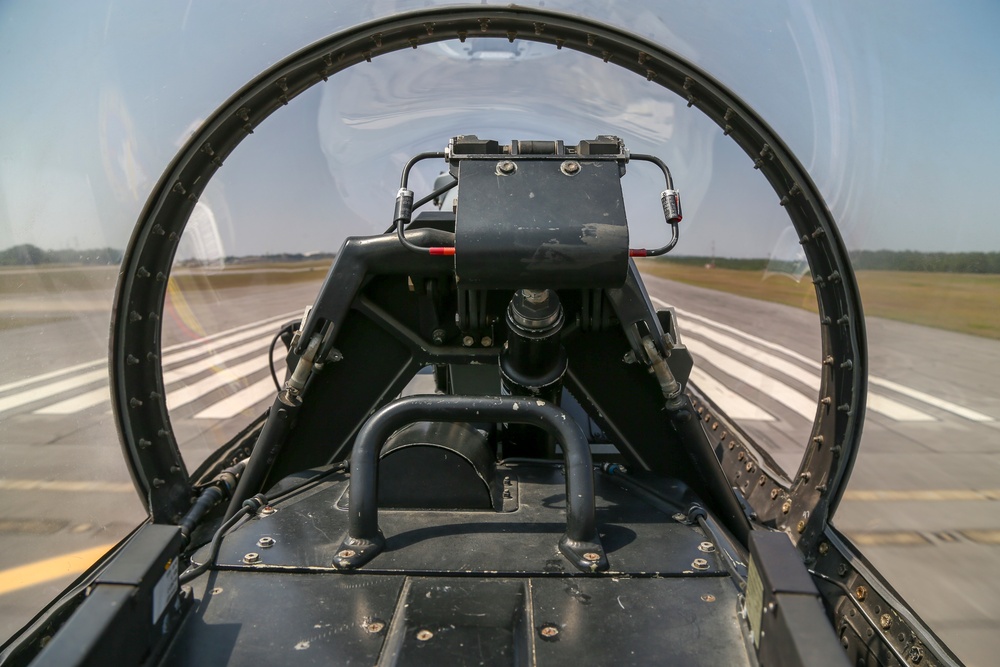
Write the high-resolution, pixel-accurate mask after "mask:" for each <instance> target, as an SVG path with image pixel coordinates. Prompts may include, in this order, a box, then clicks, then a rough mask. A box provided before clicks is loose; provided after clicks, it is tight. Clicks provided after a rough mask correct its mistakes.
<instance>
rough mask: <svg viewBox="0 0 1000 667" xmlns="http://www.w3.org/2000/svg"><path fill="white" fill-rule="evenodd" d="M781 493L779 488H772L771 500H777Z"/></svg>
mask: <svg viewBox="0 0 1000 667" xmlns="http://www.w3.org/2000/svg"><path fill="white" fill-rule="evenodd" d="M779 493H781V492H780V491H778V489H771V500H777V498H778V494H779Z"/></svg>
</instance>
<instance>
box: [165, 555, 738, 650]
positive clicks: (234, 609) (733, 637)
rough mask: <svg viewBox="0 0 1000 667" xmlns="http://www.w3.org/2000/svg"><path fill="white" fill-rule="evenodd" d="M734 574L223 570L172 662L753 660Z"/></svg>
mask: <svg viewBox="0 0 1000 667" xmlns="http://www.w3.org/2000/svg"><path fill="white" fill-rule="evenodd" d="M737 604H738V603H737V595H736V589H735V587H733V586H732V584H731V583H730V582H729V580H728V579H725V578H720V577H701V578H689V579H628V578H607V577H601V578H589V577H588V578H572V579H567V578H555V579H553V578H534V577H530V578H529V577H526V578H518V579H511V578H502V577H496V578H489V577H474V578H456V577H411V576H406V575H371V574H350V575H345V574H325V573H313V574H291V573H250V572H217V573H214V574H213V575H212V576H211V579H210V580H209V581H208V582H206V590H205V593H204V594H203V596H202V597H201V600H200V605H199V607H198V609H197V610H196V611H195V612H194V614H193V615H192V617H191V618H189V619H188V621H187V622H186V624H185V625H184V626H183V627H182V628H181V631H180V634H179V636H178V637H177V640H176V641H175V643H174V645H173V647H172V650H171V652H170V654H169V655H167V657H166V658H165V660H164V661H163V664H171V665H173V664H183V665H190V666H191V667H200V666H202V665H206V666H207V665H212V666H213V667H217V666H220V665H231V666H234V665H248V664H252V665H265V664H266V665H277V664H280V665H289V666H297V665H355V664H357V665H373V664H377V665H400V666H402V665H407V666H413V665H433V666H435V667H437V666H438V665H515V664H516V665H566V664H579V665H612V664H613V665H650V664H670V665H734V666H740V665H750V664H751V662H750V660H749V659H748V657H747V653H746V649H745V644H744V639H743V635H742V632H741V629H740V628H741V623H742V621H741V620H740V619H739V616H738V614H737Z"/></svg>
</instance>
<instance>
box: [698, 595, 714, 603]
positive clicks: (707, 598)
mask: <svg viewBox="0 0 1000 667" xmlns="http://www.w3.org/2000/svg"><path fill="white" fill-rule="evenodd" d="M701 599H702V600H704V601H705V602H715V596H714V595H712V594H711V593H705V594H704V595H702V596H701Z"/></svg>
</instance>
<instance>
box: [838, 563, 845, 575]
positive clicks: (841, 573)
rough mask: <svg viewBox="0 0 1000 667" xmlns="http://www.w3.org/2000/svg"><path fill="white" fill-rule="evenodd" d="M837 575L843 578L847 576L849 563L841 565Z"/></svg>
mask: <svg viewBox="0 0 1000 667" xmlns="http://www.w3.org/2000/svg"><path fill="white" fill-rule="evenodd" d="M837 574H839V575H840V576H842V577H843V576H844V575H845V574H847V563H841V564H840V565H838V566H837Z"/></svg>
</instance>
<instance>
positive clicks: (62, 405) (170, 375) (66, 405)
mask: <svg viewBox="0 0 1000 667" xmlns="http://www.w3.org/2000/svg"><path fill="white" fill-rule="evenodd" d="M273 328H274V326H273V325H269V330H272V329H273ZM252 331H256V330H255V329H254V330H252ZM230 342H231V341H230ZM269 343H270V341H269V340H261V339H258V340H254V341H250V342H249V343H245V344H243V345H240V346H238V347H234V348H232V349H229V350H226V351H225V352H219V353H216V354H213V355H212V356H210V357H206V358H205V359H202V360H200V361H197V362H194V363H191V364H187V365H186V366H181V367H180V368H176V369H174V370H170V371H167V372H166V373H164V374H163V384H164V386H167V387H169V386H170V385H171V384H173V383H175V382H179V381H181V380H184V379H185V378H189V377H191V376H192V375H197V374H199V373H203V372H205V371H207V370H209V369H211V368H214V367H220V366H222V365H223V364H225V363H226V362H227V361H231V360H233V359H239V358H240V357H245V356H246V355H248V354H250V353H252V352H258V351H263V350H266V349H267V347H268V345H269ZM196 351H197V352H198V354H204V353H205V352H206V350H203V349H199V350H196ZM110 399H111V392H110V390H109V389H108V388H107V387H101V388H99V389H94V390H93V391H88V392H86V393H84V394H80V395H78V396H73V397H72V398H67V399H66V400H64V401H59V402H58V403H53V404H52V405H49V406H46V407H44V408H41V409H40V410H35V414H36V415H71V414H74V413H77V412H80V411H82V410H86V409H88V408H92V407H94V406H95V405H100V404H101V403H103V402H105V401H108V400H110Z"/></svg>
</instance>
